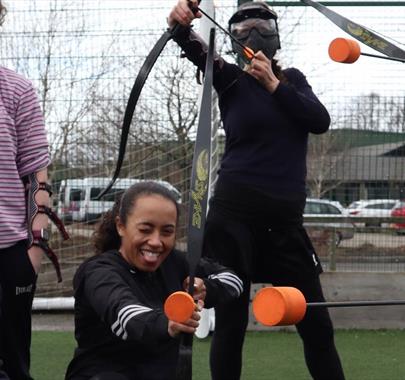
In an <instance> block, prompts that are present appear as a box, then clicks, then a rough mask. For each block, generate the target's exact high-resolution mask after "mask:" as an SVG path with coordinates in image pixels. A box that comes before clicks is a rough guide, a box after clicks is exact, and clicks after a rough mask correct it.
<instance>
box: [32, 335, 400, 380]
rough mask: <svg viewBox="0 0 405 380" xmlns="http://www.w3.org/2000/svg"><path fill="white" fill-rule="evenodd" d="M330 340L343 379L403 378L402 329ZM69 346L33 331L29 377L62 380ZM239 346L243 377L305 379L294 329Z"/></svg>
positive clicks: (205, 376)
mask: <svg viewBox="0 0 405 380" xmlns="http://www.w3.org/2000/svg"><path fill="white" fill-rule="evenodd" d="M336 344H337V346H338V350H339V353H340V355H341V358H342V362H343V366H344V368H345V372H346V379H347V380H404V379H405V331H404V330H400V331H398V330H377V331H363V330H347V331H346V330H338V331H336ZM209 345H210V338H207V339H204V340H199V339H195V340H194V348H193V368H194V376H193V379H194V380H209V379H210V376H209V369H208V350H209ZM74 347H75V341H74V338H73V334H72V333H71V332H33V341H32V375H33V377H34V378H35V380H63V376H64V372H65V369H66V366H67V364H68V362H69V361H70V359H71V357H72V353H73V349H74ZM244 350H245V351H244V369H243V375H242V379H243V380H265V379H266V380H310V379H311V378H310V376H309V374H308V372H307V369H306V366H305V363H304V358H303V353H302V348H301V342H300V340H299V338H298V336H297V335H296V334H295V333H291V332H250V333H248V334H247V337H246V343H245V346H244ZM229 365H231V363H229ZM224 380H226V379H224Z"/></svg>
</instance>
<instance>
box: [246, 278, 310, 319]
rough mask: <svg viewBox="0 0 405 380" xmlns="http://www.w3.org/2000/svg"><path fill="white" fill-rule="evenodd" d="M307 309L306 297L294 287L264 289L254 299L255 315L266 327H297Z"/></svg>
mask: <svg viewBox="0 0 405 380" xmlns="http://www.w3.org/2000/svg"><path fill="white" fill-rule="evenodd" d="M306 309H307V303H306V301H305V297H304V295H303V294H302V293H301V291H300V290H298V289H296V288H293V287H287V286H281V287H266V288H262V289H260V290H259V291H258V292H257V293H256V296H255V298H254V299H253V314H254V316H255V318H256V319H257V320H258V321H259V322H260V323H262V324H263V325H265V326H287V325H295V324H297V323H298V322H300V321H301V320H302V318H304V315H305V312H306Z"/></svg>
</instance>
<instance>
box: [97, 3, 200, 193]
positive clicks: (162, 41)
mask: <svg viewBox="0 0 405 380" xmlns="http://www.w3.org/2000/svg"><path fill="white" fill-rule="evenodd" d="M200 1H201V0H199V1H198V4H199V3H200ZM179 28H182V26H181V25H180V24H176V25H175V26H174V27H173V28H172V29H171V30H170V29H169V30H166V31H165V32H164V33H163V35H162V36H161V37H160V38H159V40H158V41H157V42H156V44H155V46H154V47H153V48H152V50H151V51H150V52H149V54H148V56H147V57H146V59H145V61H144V63H143V64H142V67H141V69H140V70H139V73H138V75H137V77H136V79H135V83H134V85H133V87H132V90H131V93H130V95H129V98H128V103H127V106H126V108H125V114H124V121H123V123H122V130H121V138H120V147H119V151H118V158H117V165H116V167H115V170H114V174H113V176H112V179H111V181H110V183H109V184H108V185H107V186H106V188H105V189H104V190H103V191H102V192H101V193H100V194H99V195H98V196H97V198H96V199H97V200H99V199H101V198H102V197H103V196H104V195H105V194H106V193H107V192H108V191H109V190H110V189H111V187H112V186H113V185H114V183H115V181H116V180H117V178H118V176H119V174H120V171H121V167H122V163H123V162H124V157H125V150H126V146H127V141H128V135H129V130H130V127H131V122H132V118H133V116H134V112H135V108H136V104H137V103H138V99H139V96H140V95H141V92H142V88H143V86H144V84H145V82H146V79H148V76H149V73H150V72H151V70H152V68H153V66H154V65H155V63H156V61H157V59H158V57H159V55H160V53H161V52H162V50H163V49H164V47H165V46H166V44H167V43H168V42H169V41H170V40H171V39H172V38H173V35H174V34H175V33H176V32H177V30H178V29H179Z"/></svg>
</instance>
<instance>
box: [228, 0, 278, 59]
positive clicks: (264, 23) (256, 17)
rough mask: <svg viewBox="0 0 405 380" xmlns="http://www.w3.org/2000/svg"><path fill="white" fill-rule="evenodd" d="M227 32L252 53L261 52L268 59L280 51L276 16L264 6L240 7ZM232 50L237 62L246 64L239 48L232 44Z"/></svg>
mask: <svg viewBox="0 0 405 380" xmlns="http://www.w3.org/2000/svg"><path fill="white" fill-rule="evenodd" d="M229 31H230V33H231V34H232V35H233V36H234V37H235V38H236V39H237V40H238V41H240V42H241V43H242V44H243V45H244V46H247V47H249V48H251V49H253V51H254V52H257V51H259V50H261V51H262V52H263V54H264V55H265V56H266V57H267V58H269V59H272V58H273V57H274V55H275V54H276V51H277V50H278V49H280V38H279V34H278V26H277V14H276V13H275V12H273V11H272V10H271V9H270V8H268V7H267V5H265V4H261V3H248V4H246V6H245V7H244V6H243V5H242V7H241V8H240V9H239V10H238V11H237V12H236V13H235V14H234V15H233V16H232V17H231V19H230V20H229ZM232 49H233V51H234V52H236V53H237V54H238V56H239V58H240V59H239V61H240V60H242V61H243V62H244V63H247V59H246V57H245V55H244V53H243V49H242V47H241V46H239V45H238V44H237V43H234V42H233V43H232Z"/></svg>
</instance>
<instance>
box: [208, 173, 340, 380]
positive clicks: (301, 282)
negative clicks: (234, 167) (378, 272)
mask: <svg viewBox="0 0 405 380" xmlns="http://www.w3.org/2000/svg"><path fill="white" fill-rule="evenodd" d="M304 205H305V198H303V199H300V198H299V197H297V199H278V198H277V199H276V198H274V197H272V196H269V195H268V194H267V193H266V192H265V191H262V190H261V189H252V188H244V187H242V186H236V185H233V184H231V183H228V182H225V181H223V180H222V181H220V180H219V181H218V183H217V187H216V189H215V195H214V197H213V198H212V199H211V204H210V210H209V213H208V217H207V223H206V226H205V236H204V250H203V252H204V254H205V255H207V256H210V257H212V258H214V259H216V260H217V261H219V262H220V263H222V264H223V265H225V266H227V267H230V268H232V269H234V270H235V272H236V273H237V274H238V275H239V276H240V277H241V278H242V279H243V280H244V292H243V294H242V295H241V297H240V298H239V299H237V300H235V301H233V302H232V303H230V304H226V305H219V306H218V307H216V308H215V331H214V335H213V340H212V345H211V353H210V366H211V374H212V379H213V380H224V379H226V380H239V379H240V375H241V368H242V347H243V342H244V337H245V331H246V327H247V324H248V317H249V298H250V284H251V282H253V283H254V282H256V283H271V284H273V285H274V286H292V287H296V288H298V289H300V290H301V291H302V293H303V294H304V296H305V298H306V300H307V301H308V302H321V301H324V296H323V292H322V288H321V283H320V281H319V274H320V273H321V272H322V268H321V265H320V263H319V259H318V257H317V255H316V252H315V250H314V248H313V246H312V243H311V241H310V239H309V237H308V235H307V233H306V231H305V229H304V228H303V226H302V211H303V208H304ZM296 328H297V330H298V333H299V335H300V337H301V338H302V341H303V345H304V355H305V361H306V364H307V367H308V370H309V372H310V373H311V375H312V377H313V379H314V380H344V374H343V370H342V366H341V363H340V359H339V356H338V353H337V351H336V347H335V343H334V333H333V326H332V322H331V319H330V316H329V312H328V310H327V308H312V309H309V310H308V311H307V313H306V315H305V318H304V319H303V320H302V321H301V322H300V323H299V324H297V326H296ZM267 359H269V365H272V364H270V363H271V358H263V360H267ZM229 363H231V365H230V364H229ZM274 364H275V363H274ZM275 380H278V379H275Z"/></svg>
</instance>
